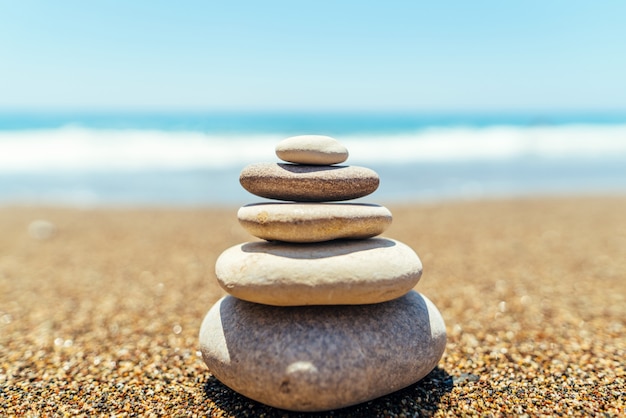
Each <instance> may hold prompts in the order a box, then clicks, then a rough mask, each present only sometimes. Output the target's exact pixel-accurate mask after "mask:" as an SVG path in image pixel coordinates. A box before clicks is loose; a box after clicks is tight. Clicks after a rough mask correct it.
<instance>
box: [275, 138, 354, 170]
mask: <svg viewBox="0 0 626 418" xmlns="http://www.w3.org/2000/svg"><path fill="white" fill-rule="evenodd" d="M276 155H277V156H278V158H280V159H281V160H283V161H287V162H289V163H296V164H315V165H332V164H339V163H342V162H344V161H346V160H347V159H348V150H347V149H346V147H344V146H343V145H341V144H340V143H339V141H337V140H336V139H334V138H331V137H329V136H324V135H299V136H292V137H290V138H287V139H283V140H282V141H280V142H279V143H278V144H277V145H276Z"/></svg>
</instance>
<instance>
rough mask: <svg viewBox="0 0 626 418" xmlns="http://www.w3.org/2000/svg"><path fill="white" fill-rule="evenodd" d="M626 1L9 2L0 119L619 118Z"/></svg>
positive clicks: (1, 14)
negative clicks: (356, 113)
mask: <svg viewBox="0 0 626 418" xmlns="http://www.w3.org/2000/svg"><path fill="white" fill-rule="evenodd" d="M625 18H626V2H624V1H600V2H593V1H572V0H569V1H560V0H543V1H532V0H526V1H517V2H507V1H501V0H499V1H498V0H490V1H481V0H474V1H430V2H423V1H393V0H391V1H366V0H361V1H341V0H334V1H325V0H315V1H294V0H292V1H274V0H264V1H209V0H205V1H184V0H181V1H165V0H157V1H154V0H153V1H144V0H135V1H128V0H126V1H117V0H110V1H104V0H100V1H91V2H86V1H79V0H77V1H65V0H57V1H44V0H41V1H31V0H19V1H16V0H0V110H5V111H6V110H76V109H82V110H85V109H89V110H120V109H123V110H126V109H132V110H157V109H158V110H207V109H221V110H223V109H225V110H233V109H235V110H241V109H245V110H322V111H325V110H331V111H332V110H384V111H395V110H411V111H413V110H416V111H527V110H531V111H621V112H623V111H626V24H625V23H624V19H625Z"/></svg>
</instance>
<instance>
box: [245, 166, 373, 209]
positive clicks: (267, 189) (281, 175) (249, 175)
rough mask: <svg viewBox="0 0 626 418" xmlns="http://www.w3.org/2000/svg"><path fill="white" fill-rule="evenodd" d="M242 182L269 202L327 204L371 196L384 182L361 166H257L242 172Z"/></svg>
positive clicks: (246, 168)
mask: <svg viewBox="0 0 626 418" xmlns="http://www.w3.org/2000/svg"><path fill="white" fill-rule="evenodd" d="M239 182H240V183H241V185H242V186H243V188H244V189H246V190H247V191H249V192H250V193H252V194H255V195H257V196H260V197H265V198H268V199H277V200H293V201H300V202H324V201H338V200H351V199H357V198H359V197H363V196H367V195H368V194H370V193H372V192H374V191H375V190H376V189H377V188H378V184H379V182H380V179H379V177H378V174H376V172H375V171H373V170H370V169H369V168H365V167H358V166H316V165H300V164H283V163H256V164H250V165H248V166H247V167H245V168H244V169H243V170H242V171H241V175H240V176H239Z"/></svg>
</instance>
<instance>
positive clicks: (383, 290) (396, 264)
mask: <svg viewBox="0 0 626 418" xmlns="http://www.w3.org/2000/svg"><path fill="white" fill-rule="evenodd" d="M215 273H216V276H217V280H218V282H219V284H220V286H221V287H222V288H223V289H224V290H226V291H227V292H228V293H230V294H231V295H233V296H235V297H238V298H240V299H243V300H247V301H250V302H257V303H264V304H268V305H276V306H296V305H341V304H363V303H379V302H385V301H389V300H391V299H394V298H397V297H400V296H402V295H404V294H406V293H407V292H408V291H410V290H411V289H412V288H413V287H414V286H415V285H416V284H417V282H418V281H419V279H420V276H421V274H422V263H421V261H420V259H419V257H418V256H417V254H415V252H414V251H413V250H412V249H411V248H410V247H409V246H407V245H405V244H403V243H401V242H399V241H396V240H392V239H387V238H370V239H367V240H345V241H343V240H342V241H339V240H338V241H327V242H320V243H311V244H297V245H296V244H289V243H282V242H267V241H257V242H248V243H244V244H239V245H235V246H233V247H231V248H229V249H227V250H226V251H224V252H223V253H222V254H221V255H220V256H219V257H218V259H217V262H216V264H215Z"/></svg>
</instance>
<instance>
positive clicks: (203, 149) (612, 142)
mask: <svg viewBox="0 0 626 418" xmlns="http://www.w3.org/2000/svg"><path fill="white" fill-rule="evenodd" d="M280 139H282V136H281V135H252V136H241V135H239V136H228V135H222V136H216V135H210V134H203V133H198V132H166V131H142V130H136V131H128V130H119V131H116V130H93V129H82V128H75V127H66V128H60V129H55V130H39V131H5V132H0V172H5V173H6V172H30V171H39V172H41V171H50V170H55V171H56V170H63V171H76V170H78V171H85V170H98V171H101V170H104V171H107V170H117V171H119V170H189V169H212V168H216V169H219V168H228V167H236V166H242V165H245V164H247V163H250V162H255V161H276V156H275V155H274V146H275V144H276V142H278V141H279V140H280ZM339 139H340V140H341V142H342V143H344V144H345V145H346V147H347V148H348V149H349V150H350V154H351V156H350V159H349V163H350V164H370V165H372V166H375V164H384V163H411V162H441V163H445V162H459V161H480V160H492V161H493V160H507V159H515V158H524V157H529V156H531V157H533V156H534V157H539V158H608V157H618V158H622V157H623V158H626V125H564V126H544V127H542V126H537V127H515V126H491V127H486V128H463V127H457V128H430V129H425V130H421V131H417V132H411V133H403V134H393V135H382V134H381V135H348V136H345V137H342V138H339Z"/></svg>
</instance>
